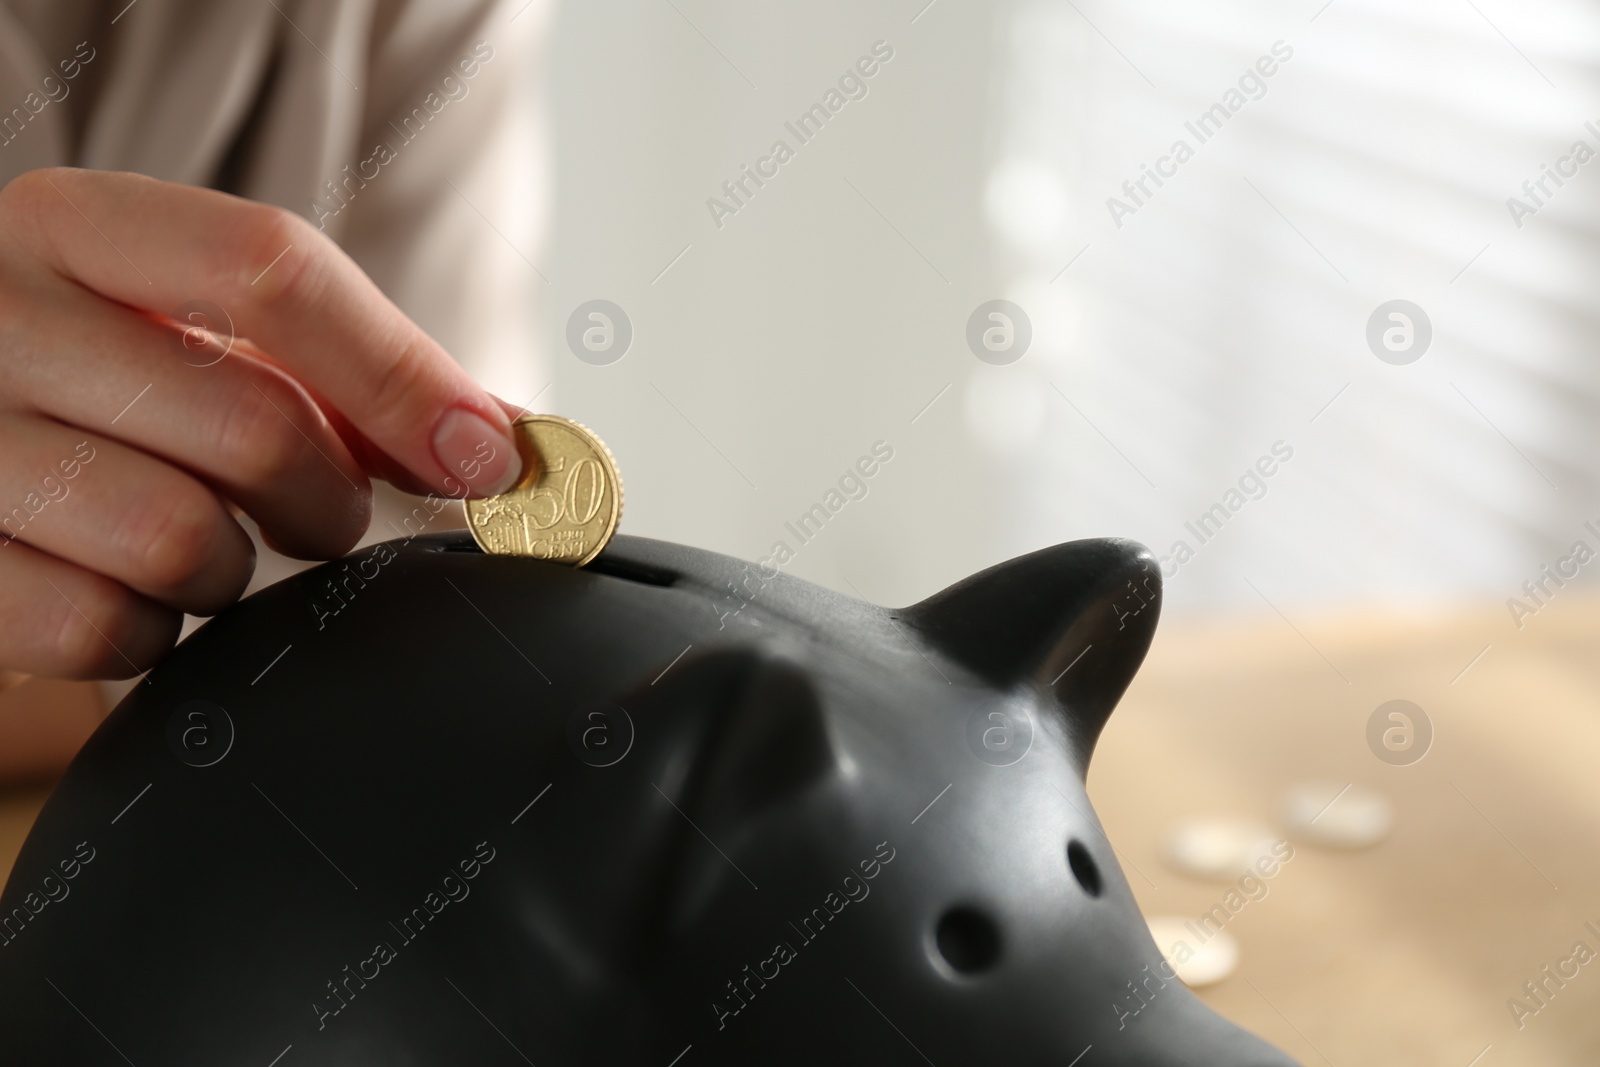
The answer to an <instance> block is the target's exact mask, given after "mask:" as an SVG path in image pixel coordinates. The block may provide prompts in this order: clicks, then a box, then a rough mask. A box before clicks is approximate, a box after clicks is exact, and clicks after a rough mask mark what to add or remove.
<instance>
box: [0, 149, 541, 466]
mask: <svg viewBox="0 0 1600 1067" xmlns="http://www.w3.org/2000/svg"><path fill="white" fill-rule="evenodd" d="M0 196H3V197H4V199H5V201H8V203H5V205H4V208H5V217H6V221H7V226H6V228H7V229H8V230H9V231H10V233H11V235H14V236H15V238H16V239H17V240H18V241H19V242H21V243H22V244H23V245H24V246H25V247H26V248H27V249H28V250H29V251H31V252H33V253H34V254H35V255H36V256H38V258H39V259H40V260H42V261H43V262H45V263H46V264H48V265H49V266H51V267H53V268H54V269H55V270H56V271H57V272H58V273H60V274H62V275H63V276H65V277H68V278H71V279H72V280H74V281H76V282H78V283H79V284H81V285H83V286H85V287H87V288H89V289H92V290H94V291H95V292H97V293H100V294H101V295H103V296H105V297H107V298H109V299H111V300H115V301H117V302H119V303H122V304H127V305H130V306H133V307H137V308H142V309H144V310H146V311H150V312H153V313H155V314H158V315H170V314H171V313H172V310H173V309H174V308H176V307H178V306H180V305H182V304H185V303H189V302H192V301H196V300H207V301H210V302H212V303H214V304H217V305H219V306H221V307H222V308H224V309H225V310H226V311H227V312H228V314H229V315H230V316H231V317H232V318H233V320H234V326H235V329H236V332H237V333H238V334H239V335H240V336H243V337H248V338H249V339H250V340H252V341H253V342H255V344H257V345H258V346H259V347H260V348H262V349H263V350H265V351H266V353H267V354H268V355H269V356H270V357H271V358H272V360H273V361H274V362H275V363H278V364H280V365H281V366H283V367H284V368H286V369H287V370H288V371H289V372H290V373H291V374H293V375H294V376H295V377H297V378H299V379H301V380H302V381H304V382H305V383H306V384H307V385H308V386H310V387H311V388H312V389H313V390H314V391H315V392H316V393H317V394H318V395H319V396H322V397H325V398H327V400H328V401H329V402H330V403H332V404H333V405H334V406H335V407H336V408H337V409H338V411H339V412H340V413H341V414H343V415H344V416H345V418H347V419H348V420H349V422H350V423H351V425H353V426H354V427H355V428H356V429H358V430H359V431H360V432H361V433H362V434H363V435H364V436H365V437H366V438H367V439H368V440H370V441H371V442H372V443H373V444H374V445H376V446H377V447H378V448H380V449H382V450H383V451H384V452H385V453H387V454H388V455H389V456H391V457H393V458H394V459H395V460H396V461H398V462H399V463H400V464H401V465H403V466H404V467H405V468H406V469H407V470H408V471H409V472H411V473H412V474H413V475H415V476H416V477H417V478H418V479H420V480H421V481H422V482H424V483H425V484H427V485H430V486H432V487H434V488H435V490H436V491H439V492H443V493H446V494H449V495H453V496H461V495H464V493H465V492H467V491H470V492H471V493H473V494H478V495H491V494H494V493H500V492H504V491H505V490H506V489H509V488H510V487H511V486H512V485H513V484H514V483H515V482H516V480H517V478H518V476H519V475H520V473H521V462H520V460H519V458H518V453H517V448H516V444H515V442H514V439H513V437H512V434H511V423H510V420H509V418H508V417H507V416H506V413H505V411H504V410H503V409H502V407H501V405H500V404H499V403H497V402H496V401H495V400H494V399H493V398H492V397H490V396H489V394H488V393H486V392H484V391H483V390H482V389H480V388H479V387H478V386H477V385H476V384H474V383H473V381H472V379H471V378H469V377H468V376H467V374H466V372H465V371H463V370H462V369H461V368H460V366H459V365H458V364H457V363H456V362H455V361H454V360H453V359H451V358H450V356H449V355H448V354H447V353H446V352H445V351H444V349H443V348H441V347H440V346H439V345H438V344H437V343H436V342H434V341H433V339H432V338H430V337H428V335H427V334H426V333H424V332H423V331H422V329H421V328H420V327H418V326H417V325H416V324H415V323H413V322H412V321H411V320H410V319H408V318H406V316H405V315H404V314H403V313H402V312H401V311H400V309H399V308H397V307H395V306H394V305H393V304H392V303H390V301H389V300H388V298H387V297H385V296H384V295H383V293H382V292H381V291H379V289H378V287H377V286H376V285H375V284H373V282H372V280H371V279H370V278H368V277H367V276H366V274H364V273H363V272H362V270H361V269H360V268H359V267H357V266H356V264H355V263H354V262H353V261H352V260H351V259H350V258H349V257H348V256H347V255H345V254H344V252H343V250H341V249H340V248H339V247H338V245H336V244H334V242H333V241H332V240H331V239H329V238H328V237H327V236H325V235H324V234H323V233H321V232H320V231H318V230H317V229H315V228H314V227H312V226H311V225H310V224H309V223H308V222H306V221H305V220H304V219H302V218H300V217H299V216H297V215H295V214H293V213H291V212H288V211H285V210H283V209H281V208H277V207H272V206H270V205H266V204H258V203H255V202H253V201H249V200H243V199H240V198H238V197H234V196H230V195H228V194H226V193H219V192H215V191H213V190H208V189H197V188H193V187H190V186H184V185H174V184H171V183H167V182H161V181H156V180H155V179H152V178H146V177H143V176H141V175H135V174H116V173H106V172H100V171H88V170H74V169H65V168H63V169H53V170H43V171H31V172H29V173H27V174H24V175H22V176H21V177H19V178H17V179H15V180H14V181H12V182H11V184H10V185H8V186H6V188H5V190H4V192H3V194H0Z"/></svg>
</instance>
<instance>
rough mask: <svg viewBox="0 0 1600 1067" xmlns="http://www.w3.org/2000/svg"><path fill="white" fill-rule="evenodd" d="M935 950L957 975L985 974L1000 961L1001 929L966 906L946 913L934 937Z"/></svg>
mask: <svg viewBox="0 0 1600 1067" xmlns="http://www.w3.org/2000/svg"><path fill="white" fill-rule="evenodd" d="M933 943H934V947H935V948H937V949H938V950H939V955H940V956H942V957H943V958H944V961H945V962H946V963H948V964H949V965H950V967H951V969H952V970H954V971H956V972H957V973H958V974H977V973H979V972H980V971H987V970H988V969H989V968H991V967H993V966H994V965H995V964H996V963H998V962H999V961H1000V929H999V928H998V927H997V926H995V924H994V920H993V919H991V918H989V916H987V915H985V914H984V913H983V912H981V911H979V910H978V909H977V908H974V907H972V906H971V905H969V904H958V905H957V906H955V907H953V908H951V909H950V910H949V911H947V912H945V913H944V915H943V916H942V917H941V918H940V919H939V925H938V927H937V929H935V931H934V935H933Z"/></svg>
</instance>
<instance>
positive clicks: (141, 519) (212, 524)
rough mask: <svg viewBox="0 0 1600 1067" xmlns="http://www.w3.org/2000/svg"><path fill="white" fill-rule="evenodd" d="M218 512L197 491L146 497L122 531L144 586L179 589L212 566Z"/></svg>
mask: <svg viewBox="0 0 1600 1067" xmlns="http://www.w3.org/2000/svg"><path fill="white" fill-rule="evenodd" d="M219 518H220V515H219V508H218V506H217V504H216V501H215V500H214V499H212V498H211V496H210V494H209V493H207V492H206V491H205V490H203V489H201V488H199V487H198V486H192V487H191V486H183V487H179V488H174V489H169V490H167V491H165V492H159V491H158V492H150V493H146V494H142V495H141V496H140V498H139V502H138V503H137V504H136V505H134V507H133V508H132V509H131V510H130V511H129V513H128V515H127V517H126V518H125V519H124V520H123V522H122V525H121V527H120V528H119V530H118V534H119V537H118V540H120V542H121V548H122V550H123V551H124V552H125V553H126V555H127V557H128V559H129V561H130V562H131V564H132V566H133V570H134V573H135V574H137V575H138V576H139V579H140V584H143V585H148V586H150V587H153V588H157V589H181V588H182V587H184V586H186V585H188V584H190V583H191V582H193V581H194V580H195V579H196V578H197V577H199V576H200V574H201V573H202V572H203V571H204V570H205V569H206V567H207V566H208V565H209V563H210V562H211V556H212V551H211V548H212V545H213V544H214V543H215V541H216V538H217V534H218V529H217V527H218V522H219Z"/></svg>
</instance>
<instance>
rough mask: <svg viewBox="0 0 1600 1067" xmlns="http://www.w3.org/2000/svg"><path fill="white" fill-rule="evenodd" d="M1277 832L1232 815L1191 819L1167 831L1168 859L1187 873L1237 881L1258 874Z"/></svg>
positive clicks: (1268, 855) (1273, 843)
mask: <svg viewBox="0 0 1600 1067" xmlns="http://www.w3.org/2000/svg"><path fill="white" fill-rule="evenodd" d="M1277 842H1278V835H1276V834H1274V833H1273V832H1272V830H1271V829H1269V828H1268V827H1265V826H1262V825H1260V824H1259V823H1253V822H1239V821H1236V820H1233V819H1190V820H1188V821H1187V822H1181V823H1178V824H1177V825H1176V826H1174V827H1173V828H1172V829H1171V830H1170V831H1168V833H1167V848H1166V855H1167V862H1169V863H1171V864H1172V865H1173V866H1174V867H1176V868H1177V869H1178V870H1180V871H1182V872H1183V873H1184V874H1190V875H1194V876H1195V877H1196V878H1211V879H1215V880H1216V881H1219V882H1234V881H1238V880H1239V879H1240V878H1242V877H1244V876H1245V875H1247V874H1256V873H1258V872H1257V870H1256V863H1257V862H1258V861H1260V860H1261V859H1262V858H1263V857H1272V858H1273V861H1274V862H1276V857H1275V855H1274V853H1273V851H1272V847H1273V845H1275V844H1277Z"/></svg>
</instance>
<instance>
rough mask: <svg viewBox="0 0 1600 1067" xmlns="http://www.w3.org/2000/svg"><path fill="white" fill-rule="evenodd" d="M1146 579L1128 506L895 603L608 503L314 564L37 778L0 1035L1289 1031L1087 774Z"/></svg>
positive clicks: (209, 629)
mask: <svg viewBox="0 0 1600 1067" xmlns="http://www.w3.org/2000/svg"><path fill="white" fill-rule="evenodd" d="M1159 590H1160V579H1159V577H1158V571H1157V569H1156V567H1155V565H1154V562H1153V561H1152V559H1151V558H1150V556H1149V555H1148V553H1146V552H1145V550H1144V549H1142V548H1141V547H1140V546H1138V545H1135V544H1132V543H1129V542H1126V541H1078V542H1074V543H1071V544H1065V545H1060V546H1058V547H1055V548H1051V549H1046V550H1044V551H1040V552H1035V553H1033V554H1032V555H1028V556H1023V557H1021V558H1018V559H1015V560H1012V561H1011V562H1009V563H1005V564H1002V565H1000V566H998V567H994V568H992V569H990V570H987V571H984V572H983V573H981V574H978V575H975V576H973V577H972V578H969V579H967V580H966V581H963V582H961V583H960V584H958V585H956V586H953V587H951V588H950V589H947V590H945V591H944V592H942V593H940V594H938V595H937V596H934V597H932V598H930V599H929V600H926V601H924V602H923V603H921V604H918V605H916V606H915V607H911V608H906V609H904V610H898V611H897V610H889V609H884V608H879V607H876V606H873V605H871V604H866V603H863V602H860V601H857V600H853V599H851V598H849V597H845V596H841V595H839V594H836V593H832V592H829V591H827V590H825V589H821V588H819V587H817V586H813V585H810V584H808V583H806V582H803V581H799V580H796V579H792V578H789V577H787V576H784V575H781V574H778V573H776V571H774V570H771V569H769V570H768V571H766V572H763V571H760V570H757V569H755V568H753V567H751V566H749V565H746V564H742V563H740V562H738V561H735V560H732V559H728V558H725V557H722V556H716V555H712V554H710V553H706V552H701V551H697V550H694V549H688V548H683V547H679V546H675V545H669V544H662V543H658V542H652V541H646V540H640V539H635V538H628V537H619V538H617V539H616V541H615V542H614V543H613V544H612V545H611V547H610V548H609V549H608V550H607V551H606V552H605V554H603V555H602V556H601V557H600V558H599V559H598V560H596V561H595V563H594V564H592V565H591V566H589V567H587V568H585V569H582V570H572V569H568V568H566V567H562V566H559V565H555V564H551V563H545V562H541V561H537V560H532V559H521V558H511V557H499V556H485V555H482V554H481V553H479V551H478V550H477V548H476V547H475V546H474V545H473V544H472V543H471V541H470V540H468V539H467V538H466V536H465V535H464V534H463V535H440V536H429V537H417V538H414V539H412V540H410V541H406V542H392V543H389V544H385V545H378V546H375V547H374V548H371V549H367V550H364V551H363V552H361V553H359V554H357V555H356V556H352V557H350V558H348V559H346V560H342V561H340V562H338V563H334V564H328V565H326V566H323V567H320V568H318V569H315V570H312V571H309V572H307V573H305V574H302V575H300V576H298V577H296V578H293V579H291V580H289V581H286V582H282V583H280V584H278V585H276V586H274V587H272V588H271V589H267V590H265V591H263V592H261V593H258V594H256V595H255V596H252V597H250V598H249V599H248V600H246V601H244V602H243V603H241V604H239V605H238V606H236V607H235V608H233V609H231V610H229V611H228V612H226V613H225V614H224V615H222V616H220V617H219V618H217V619H215V620H213V621H212V622H210V623H208V624H207V625H206V626H205V627H203V628H202V629H201V630H200V631H198V632H197V633H196V634H194V635H193V636H192V637H191V638H189V640H187V641H186V642H184V644H183V645H182V646H181V647H180V648H178V650H177V651H176V652H174V653H173V654H172V655H171V656H170V657H169V658H168V659H167V660H166V661H164V662H163V663H162V664H161V666H160V667H158V668H157V669H156V670H155V671H154V672H153V673H152V674H151V675H149V676H148V678H147V680H146V681H145V682H143V683H142V684H140V685H139V686H138V688H137V689H136V690H135V691H134V692H133V693H132V694H131V695H130V696H129V697H128V698H127V699H126V700H125V701H124V702H123V703H122V704H121V706H120V707H118V708H117V710H116V712H115V713H114V714H113V715H112V716H111V717H110V718H109V719H108V720H107V722H106V723H105V724H104V726H103V727H102V728H101V729H100V730H99V732H98V733H97V734H96V735H95V736H94V738H93V739H92V740H91V741H90V742H89V744H88V745H87V747H86V748H85V749H84V750H83V752H82V754H81V755H80V756H79V757H78V758H77V760H76V762H75V763H74V764H73V765H72V768H71V769H70V770H69V771H68V773H67V775H66V778H65V779H64V780H63V781H62V783H61V784H60V786H59V788H57V790H56V791H55V793H54V795H53V796H52V797H51V798H50V800H49V802H48V804H47V806H46V807H45V809H44V812H43V814H42V815H41V817H40V819H39V821H38V824H37V826H36V827H35V828H34V830H33V833H32V835H31V836H30V837H29V839H28V841H27V844H26V846H25V847H24V849H23V851H22V855H21V858H20V859H19V861H18V863H17V865H16V868H15V870H14V872H13V874H12V876H11V878H10V881H9V883H8V885H7V887H6V890H5V894H4V898H3V902H0V904H3V906H0V1005H3V1007H0V1012H3V1016H4V1018H5V1020H6V1022H5V1026H4V1034H3V1037H0V1041H3V1043H4V1048H3V1052H0V1056H3V1059H4V1062H5V1063H7V1064H19V1065H26V1067H54V1065H68V1064H70V1065H74V1067H81V1065H111V1064H121V1063H124V1062H126V1063H129V1064H133V1065H136V1067H158V1065H159V1067H202V1065H203V1067H221V1065H249V1067H321V1065H335V1064H337V1065H363V1067H366V1065H373V1067H377V1065H396V1067H399V1065H406V1067H422V1065H435V1064H437V1065H462V1064H473V1065H505V1067H517V1065H522V1064H537V1065H538V1067H564V1065H576V1064H608V1065H627V1067H632V1065H640V1067H643V1065H649V1067H700V1065H707V1064H727V1065H733V1064H740V1065H746V1064H805V1065H808V1067H810V1065H817V1064H847V1065H854V1064H873V1065H892V1064H906V1065H921V1064H934V1065H937V1067H977V1065H992V1064H1007V1065H1018V1067H1024V1065H1040V1067H1045V1065H1048V1067H1071V1065H1074V1064H1081V1065H1082V1067H1106V1065H1113V1064H1119V1065H1130V1067H1131V1065H1137V1067H1167V1065H1178V1064H1185V1065H1207V1067H1220V1065H1226V1067H1269V1065H1282V1064H1290V1063H1292V1061H1291V1060H1289V1059H1288V1058H1286V1057H1285V1056H1284V1055H1283V1054H1282V1053H1280V1052H1278V1051H1276V1050H1274V1049H1273V1048H1271V1047H1270V1046H1268V1045H1266V1044H1264V1043H1262V1042H1261V1041H1259V1040H1258V1039H1256V1038H1254V1037H1252V1036H1250V1035H1248V1034H1246V1033H1244V1032H1243V1031H1241V1030H1239V1029H1237V1028H1235V1027H1233V1026H1232V1025H1230V1024H1228V1023H1226V1022H1224V1021H1223V1020H1222V1019H1221V1018H1219V1017H1217V1016H1216V1015H1214V1014H1212V1013H1211V1012H1210V1011H1209V1010H1207V1009H1206V1008H1205V1007H1204V1006H1202V1005H1201V1004H1200V1002H1199V1001H1197V1000H1196V999H1195V998H1194V997H1193V996H1192V995H1190V994H1189V993H1188V992H1187V991H1186V990H1185V989H1184V988H1183V987H1182V986H1181V984H1180V983H1179V982H1177V981H1176V980H1175V979H1172V978H1171V977H1170V975H1171V972H1170V970H1166V969H1165V968H1164V966H1163V965H1162V963H1161V958H1160V956H1159V954H1158V952H1157V950H1156V947H1155V945H1154V944H1153V943H1152V941H1151V939H1150V936H1149V934H1148V932H1147V930H1146V928H1145V926H1144V924H1143V922H1142V920H1141V919H1140V916H1139V912H1138V910H1137V908H1136V907H1135V905H1134V900H1133V897H1132V895H1131V894H1130V892H1129V890H1128V886H1127V884H1126V883H1125V881H1124V879H1123V877H1122V873H1121V871H1120V870H1119V868H1118V866H1117V862H1116V860H1115V858H1114V856H1113V853H1112V849H1111V846H1110V843H1109V842H1108V841H1107V840H1106V838H1105V836H1104V834H1103V832H1102V831H1101V829H1100V826H1099V823H1098V822H1097V821H1096V819H1095V816H1094V813H1093V811H1092V810H1091V808H1090V806H1089V802H1088V799H1087V797H1086V796H1085V794H1084V785H1083V782H1084V771H1085V766H1086V764H1087V761H1088V759H1089V754H1090V751H1091V749H1092V748H1093V746H1094V743H1095V739H1096V737H1097V736H1098V734H1099V733H1100V729H1101V726H1102V725H1103V724H1104V723H1105V721H1106V718H1107V716H1108V715H1109V714H1110V713H1111V710H1112V707H1113V706H1114V705H1115V703H1116V702H1117V699H1118V698H1119V697H1120V696H1121V694H1122V692H1123V690H1124V689H1125V688H1126V686H1127V685H1128V682H1129V680H1130V679H1131V678H1132V676H1133V674H1134V671H1135V670H1136V669H1137V667H1138V666H1139V663H1140V661H1141V660H1142V658H1143V656H1144V654H1145V650H1146V648H1147V647H1148V645H1149V642H1150V638H1151V634H1152V631H1153V629H1154V627H1155V624H1156V616H1157V613H1158V611H1159ZM1135 998H1138V999H1135ZM1130 1003H1133V1004H1137V1005H1141V1008H1140V1010H1138V1011H1137V1012H1134V1011H1130V1010H1129V1008H1128V1007H1127V1005H1128V1004H1130Z"/></svg>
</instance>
